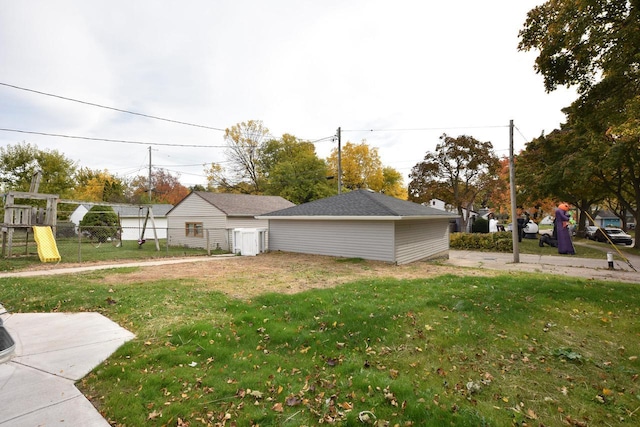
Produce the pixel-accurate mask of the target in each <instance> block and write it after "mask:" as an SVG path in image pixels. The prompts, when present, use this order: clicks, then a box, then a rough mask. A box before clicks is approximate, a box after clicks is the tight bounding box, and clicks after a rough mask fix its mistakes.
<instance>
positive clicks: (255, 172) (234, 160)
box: [224, 120, 269, 194]
mask: <svg viewBox="0 0 640 427" xmlns="http://www.w3.org/2000/svg"><path fill="white" fill-rule="evenodd" d="M268 135H269V129H267V128H266V127H265V126H264V125H263V124H262V122H261V121H259V120H249V121H248V122H242V123H238V124H237V125H235V126H232V127H231V128H228V129H226V130H225V133H224V139H225V141H226V143H227V146H228V147H229V148H228V149H227V152H226V154H227V158H228V159H229V168H228V170H229V172H230V173H231V175H232V176H231V179H230V180H227V183H228V184H230V185H231V184H232V185H233V186H234V187H235V189H236V190H239V191H241V192H247V193H250V194H261V193H262V191H263V188H262V186H263V177H262V176H261V175H260V170H259V154H260V150H261V149H262V146H263V144H264V143H265V142H266V138H267V137H268ZM242 183H245V184H248V185H241V184H242Z"/></svg>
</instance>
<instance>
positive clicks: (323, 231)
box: [269, 219, 395, 262]
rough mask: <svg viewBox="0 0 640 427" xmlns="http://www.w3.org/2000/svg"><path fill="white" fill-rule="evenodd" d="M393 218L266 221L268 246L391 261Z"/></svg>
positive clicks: (319, 253) (288, 250)
mask: <svg viewBox="0 0 640 427" xmlns="http://www.w3.org/2000/svg"><path fill="white" fill-rule="evenodd" d="M393 234H394V224H393V221H341V220H336V221H319V220H315V221H314V220H286V219H282V220H280V219H278V220H271V221H270V222H269V239H270V240H269V250H271V251H284V252H299V253H307V254H317V255H329V256H340V257H347V258H365V259H372V260H379V261H387V262H394V255H395V254H394V250H393V248H394V244H393Z"/></svg>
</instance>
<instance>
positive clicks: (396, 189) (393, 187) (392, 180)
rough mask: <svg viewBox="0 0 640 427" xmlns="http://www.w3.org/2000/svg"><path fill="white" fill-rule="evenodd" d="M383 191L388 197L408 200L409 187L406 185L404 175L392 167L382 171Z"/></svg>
mask: <svg viewBox="0 0 640 427" xmlns="http://www.w3.org/2000/svg"><path fill="white" fill-rule="evenodd" d="M382 178H383V179H382V190H381V192H382V193H384V194H386V195H387V196H392V197H395V198H397V199H402V200H407V197H408V194H407V187H405V185H404V179H403V178H402V174H401V173H400V172H398V171H397V170H395V169H394V168H392V167H388V166H387V167H384V168H383V169H382Z"/></svg>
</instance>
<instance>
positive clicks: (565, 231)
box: [554, 203, 576, 255]
mask: <svg viewBox="0 0 640 427" xmlns="http://www.w3.org/2000/svg"><path fill="white" fill-rule="evenodd" d="M570 220H571V215H570V214H569V205H568V204H566V203H560V204H559V205H558V208H557V209H556V218H555V220H554V227H555V230H556V233H557V239H558V253H559V254H566V255H575V254H576V250H575V248H574V247H573V242H572V241H571V229H570V228H569V221H570Z"/></svg>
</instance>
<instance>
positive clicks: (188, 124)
mask: <svg viewBox="0 0 640 427" xmlns="http://www.w3.org/2000/svg"><path fill="white" fill-rule="evenodd" d="M0 85H2V86H6V87H10V88H13V89H18V90H24V91H26V92H32V93H37V94H38V95H44V96H50V97H52V98H58V99H64V100H65V101H71V102H77V103H79V104H84V105H90V106H92V107H98V108H104V109H107V110H113V111H118V112H120V113H126V114H133V115H135V116H141V117H146V118H148V119H154V120H162V121H164V122H170V123H177V124H179V125H185V126H193V127H198V128H204V129H211V130H217V131H220V132H224V131H225V129H221V128H217V127H213V126H205V125H199V124H196V123H189V122H182V121H179V120H172V119H166V118H163V117H158V116H152V115H150V114H144V113H137V112H135V111H129V110H123V109H121V108H115V107H109V106H106V105H101V104H96V103H94V102H88V101H82V100H80V99H74V98H68V97H66V96H61V95H55V94H52V93H47V92H41V91H39V90H34V89H28V88H26V87H20V86H15V85H11V84H8V83H2V82H0Z"/></svg>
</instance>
